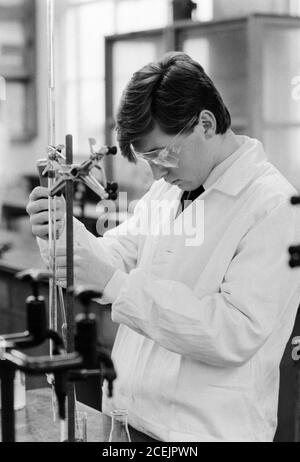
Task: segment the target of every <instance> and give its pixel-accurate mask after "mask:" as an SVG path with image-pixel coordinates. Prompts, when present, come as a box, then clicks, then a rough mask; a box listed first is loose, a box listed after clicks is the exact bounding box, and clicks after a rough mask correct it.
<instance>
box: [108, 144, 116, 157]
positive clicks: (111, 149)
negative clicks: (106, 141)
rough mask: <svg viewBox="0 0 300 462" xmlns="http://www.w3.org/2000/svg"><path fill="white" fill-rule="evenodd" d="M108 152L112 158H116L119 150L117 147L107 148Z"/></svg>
mask: <svg viewBox="0 0 300 462" xmlns="http://www.w3.org/2000/svg"><path fill="white" fill-rule="evenodd" d="M107 149H108V152H107V154H111V155H112V156H115V155H116V154H117V152H118V149H117V147H116V146H107Z"/></svg>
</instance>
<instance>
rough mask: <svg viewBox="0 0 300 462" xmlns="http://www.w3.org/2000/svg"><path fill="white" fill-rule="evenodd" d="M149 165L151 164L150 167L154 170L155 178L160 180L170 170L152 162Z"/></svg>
mask: <svg viewBox="0 0 300 462" xmlns="http://www.w3.org/2000/svg"><path fill="white" fill-rule="evenodd" d="M149 165H150V168H151V170H152V175H153V178H154V179H155V180H160V179H161V178H163V177H164V176H165V175H166V174H167V173H168V170H167V169H166V167H162V166H160V165H157V164H153V163H152V162H151V163H150V164H149Z"/></svg>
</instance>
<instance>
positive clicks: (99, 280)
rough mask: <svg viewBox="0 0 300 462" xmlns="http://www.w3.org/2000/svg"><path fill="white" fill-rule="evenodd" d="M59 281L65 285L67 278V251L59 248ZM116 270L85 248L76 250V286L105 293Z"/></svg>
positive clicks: (57, 256) (57, 254) (57, 274)
mask: <svg viewBox="0 0 300 462" xmlns="http://www.w3.org/2000/svg"><path fill="white" fill-rule="evenodd" d="M56 263H57V265H56V266H57V271H56V277H57V279H58V281H59V282H60V283H61V284H62V285H65V283H66V278H67V256H66V249H65V248H59V249H57V251H56ZM115 271H116V270H115V268H113V267H112V266H110V265H109V264H107V263H105V262H103V261H102V260H100V259H99V258H98V257H97V256H96V255H95V254H94V253H93V252H91V251H90V250H88V249H86V248H84V247H75V249H74V284H75V285H92V286H96V287H97V288H98V290H100V291H103V290H104V288H105V286H106V284H107V283H108V282H109V281H110V279H111V278H112V276H113V274H114V272H115Z"/></svg>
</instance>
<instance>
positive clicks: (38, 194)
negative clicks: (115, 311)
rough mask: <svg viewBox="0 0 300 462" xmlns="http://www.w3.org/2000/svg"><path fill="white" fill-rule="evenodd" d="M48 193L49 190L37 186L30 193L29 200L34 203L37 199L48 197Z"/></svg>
mask: <svg viewBox="0 0 300 462" xmlns="http://www.w3.org/2000/svg"><path fill="white" fill-rule="evenodd" d="M49 192H50V190H49V189H48V188H45V187H44V186H37V187H36V188H34V189H33V190H32V191H31V193H30V195H29V199H30V200H33V201H36V200H37V199H42V198H47V197H48V196H49Z"/></svg>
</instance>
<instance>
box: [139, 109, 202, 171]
mask: <svg viewBox="0 0 300 462" xmlns="http://www.w3.org/2000/svg"><path fill="white" fill-rule="evenodd" d="M197 121H198V116H197V115H195V116H194V117H193V118H192V119H191V120H190V121H189V122H188V123H187V124H186V125H185V126H184V127H183V129H182V130H180V132H179V133H177V135H176V136H175V137H174V138H173V140H172V141H171V143H170V144H169V145H168V146H166V147H165V148H163V149H155V150H154V151H149V152H137V151H135V150H134V154H135V155H136V157H137V159H144V160H146V161H147V162H152V163H153V164H155V165H158V166H161V167H166V168H173V167H178V164H179V158H180V153H181V151H182V145H181V144H180V143H179V140H180V137H182V136H188V135H189V131H190V130H191V128H193V126H194V125H196V122H197Z"/></svg>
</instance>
